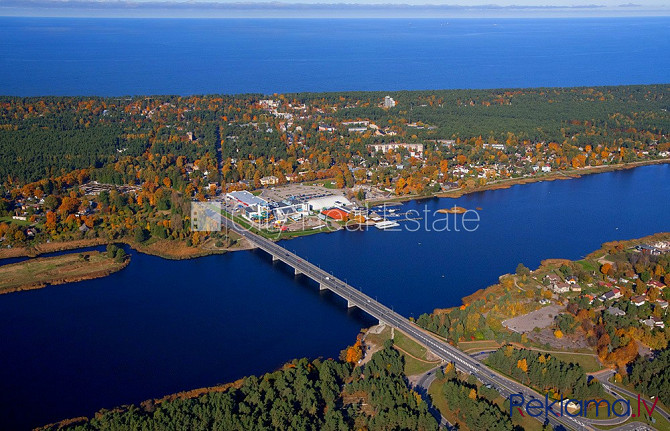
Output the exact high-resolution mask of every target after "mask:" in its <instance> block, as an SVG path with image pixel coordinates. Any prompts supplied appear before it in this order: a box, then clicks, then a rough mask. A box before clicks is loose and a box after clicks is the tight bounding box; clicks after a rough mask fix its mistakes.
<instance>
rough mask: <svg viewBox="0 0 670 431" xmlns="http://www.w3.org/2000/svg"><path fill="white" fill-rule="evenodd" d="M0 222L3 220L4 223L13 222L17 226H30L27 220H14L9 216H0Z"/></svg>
mask: <svg viewBox="0 0 670 431" xmlns="http://www.w3.org/2000/svg"><path fill="white" fill-rule="evenodd" d="M0 222H5V223H14V224H17V225H19V226H30V225H31V223H30V222H29V221H28V220H25V221H24V220H14V219H13V218H11V217H0Z"/></svg>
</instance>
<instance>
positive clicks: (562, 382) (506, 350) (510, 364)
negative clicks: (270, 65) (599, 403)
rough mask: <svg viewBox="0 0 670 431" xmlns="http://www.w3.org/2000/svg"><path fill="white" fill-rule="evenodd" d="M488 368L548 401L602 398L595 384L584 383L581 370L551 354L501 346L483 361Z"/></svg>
mask: <svg viewBox="0 0 670 431" xmlns="http://www.w3.org/2000/svg"><path fill="white" fill-rule="evenodd" d="M486 363H487V364H488V365H490V366H491V367H492V368H495V369H497V370H498V371H501V372H503V373H504V374H506V375H509V376H511V377H512V378H514V379H516V380H518V381H520V382H521V383H523V384H525V385H529V386H531V387H533V388H535V389H537V390H539V391H540V393H544V392H547V393H549V395H550V397H554V398H556V397H558V398H560V396H561V395H562V396H563V397H564V398H567V397H572V398H578V399H592V398H595V397H599V396H603V395H604V394H605V392H604V390H603V388H602V386H601V385H600V383H598V382H597V381H591V382H588V379H587V376H586V373H585V372H584V369H583V368H582V367H581V366H580V365H579V364H575V363H571V362H565V361H562V360H559V359H557V358H555V357H553V356H551V354H548V353H542V352H537V351H533V350H527V349H515V348H514V347H512V346H509V345H508V346H503V347H501V348H500V349H498V350H496V351H495V352H493V353H492V354H491V355H489V357H488V358H487V359H486Z"/></svg>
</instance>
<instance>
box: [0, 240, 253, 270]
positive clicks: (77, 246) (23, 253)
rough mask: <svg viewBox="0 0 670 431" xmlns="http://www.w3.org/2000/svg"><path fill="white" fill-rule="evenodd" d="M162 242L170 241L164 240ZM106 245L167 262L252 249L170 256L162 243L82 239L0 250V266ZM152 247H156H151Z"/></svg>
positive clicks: (197, 250) (203, 250)
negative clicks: (120, 246) (124, 248)
mask: <svg viewBox="0 0 670 431" xmlns="http://www.w3.org/2000/svg"><path fill="white" fill-rule="evenodd" d="M164 241H170V240H164ZM170 242H173V241H170ZM108 244H124V245H127V246H128V247H130V248H131V249H133V250H134V251H137V252H139V253H144V254H148V255H151V256H156V257H160V258H162V259H167V260H187V259H195V258H198V257H205V256H211V255H215V254H225V253H228V252H232V251H239V250H250V249H252V248H253V247H250V246H247V245H241V246H239V247H233V248H225V249H224V248H222V249H208V248H194V247H188V246H186V244H183V247H182V248H187V249H188V250H187V251H188V252H189V254H174V253H173V254H170V253H169V252H167V253H166V252H161V251H160V250H157V249H156V248H157V247H160V246H161V245H164V244H165V243H164V242H162V241H157V242H154V243H152V244H149V245H144V244H137V243H136V242H134V241H130V240H128V239H118V240H108V239H103V238H92V239H82V240H74V241H62V242H50V243H43V244H38V245H36V246H35V247H16V248H4V249H0V265H2V260H3V259H13V258H20V257H27V258H39V257H40V256H42V255H44V254H50V253H59V252H62V251H73V250H81V249H84V248H89V247H98V246H103V245H108ZM154 245H155V246H156V247H152V246H154Z"/></svg>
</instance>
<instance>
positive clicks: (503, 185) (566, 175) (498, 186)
mask: <svg viewBox="0 0 670 431" xmlns="http://www.w3.org/2000/svg"><path fill="white" fill-rule="evenodd" d="M665 164H670V158H665V159H654V160H642V161H638V162H630V163H620V164H617V165H601V166H588V167H584V168H578V169H570V170H565V171H552V172H551V173H548V174H544V175H539V176H534V177H523V178H506V179H503V180H498V181H495V182H492V183H489V184H485V185H483V186H478V187H474V188H472V189H464V188H463V187H459V188H457V189H453V190H448V191H445V192H437V193H432V194H429V195H406V196H397V197H395V198H387V199H377V200H371V201H366V204H370V205H371V206H377V205H382V204H384V203H404V202H409V201H414V200H422V199H432V198H453V199H457V198H460V197H462V196H465V195H468V194H472V193H478V192H485V191H488V190H503V189H509V188H510V187H512V186H515V185H523V184H532V183H541V182H544V181H558V180H571V179H576V178H581V177H582V176H584V175H594V174H602V173H606V172H614V171H624V170H628V169H635V168H639V167H642V166H651V165H665Z"/></svg>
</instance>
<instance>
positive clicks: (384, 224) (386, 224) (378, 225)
mask: <svg viewBox="0 0 670 431" xmlns="http://www.w3.org/2000/svg"><path fill="white" fill-rule="evenodd" d="M398 226H400V224H399V223H396V222H394V221H390V220H386V221H382V222H379V223H375V227H376V228H377V229H381V230H385V229H390V228H393V227H398Z"/></svg>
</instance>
